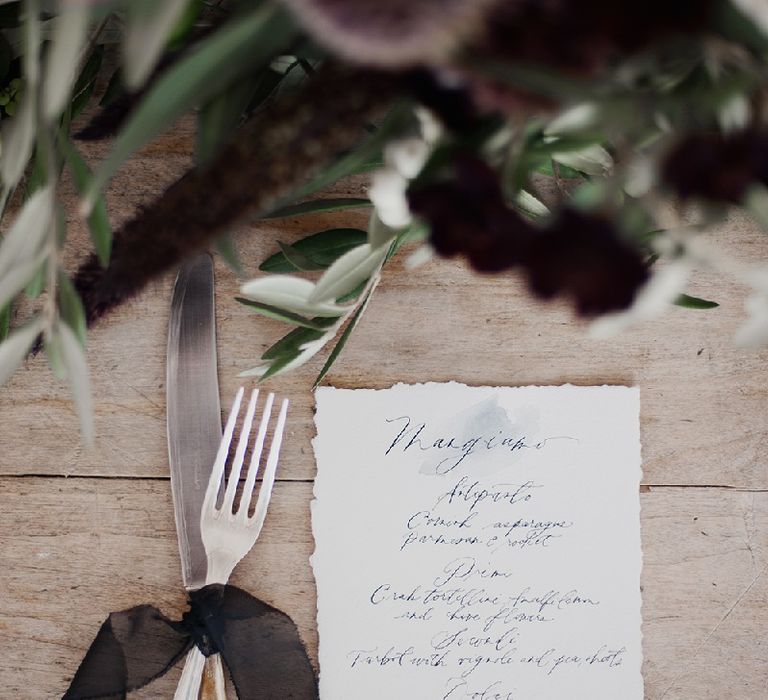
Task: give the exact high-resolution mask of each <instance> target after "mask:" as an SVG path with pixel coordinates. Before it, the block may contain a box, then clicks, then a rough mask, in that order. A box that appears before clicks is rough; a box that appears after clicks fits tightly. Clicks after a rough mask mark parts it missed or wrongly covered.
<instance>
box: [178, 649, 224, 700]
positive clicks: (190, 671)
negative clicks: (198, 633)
mask: <svg viewBox="0 0 768 700" xmlns="http://www.w3.org/2000/svg"><path fill="white" fill-rule="evenodd" d="M203 670H205V676H204V675H203ZM201 681H202V684H201ZM226 697H227V696H226V689H225V685H224V670H223V669H222V666H221V657H220V656H219V655H218V654H213V655H212V656H209V657H208V659H206V658H205V657H204V656H203V655H202V653H201V652H200V650H199V649H198V648H197V647H192V649H190V650H189V653H187V659H186V661H185V663H184V670H183V671H182V672H181V678H180V679H179V685H178V686H177V687H176V693H175V694H174V696H173V700H198V698H199V700H226Z"/></svg>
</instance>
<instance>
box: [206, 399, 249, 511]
mask: <svg viewBox="0 0 768 700" xmlns="http://www.w3.org/2000/svg"><path fill="white" fill-rule="evenodd" d="M244 391H245V389H244V388H243V387H240V388H239V389H238V390H237V394H236V396H235V400H234V402H233V403H232V410H231V411H230V412H229V418H227V425H226V427H225V428H224V435H222V437H221V442H220V443H219V451H218V452H217V453H216V461H215V462H214V463H213V468H212V469H211V476H210V478H209V479H208V488H207V489H206V491H205V498H204V499H203V514H205V513H207V512H208V511H210V510H215V508H216V496H217V495H218V493H219V488H220V487H221V481H222V478H223V477H224V466H225V465H226V463H227V455H228V454H229V444H230V443H231V442H232V433H233V432H234V431H235V423H236V422H237V416H238V414H239V413H240V402H241V401H242V399H243V392H244Z"/></svg>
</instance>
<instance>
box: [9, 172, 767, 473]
mask: <svg viewBox="0 0 768 700" xmlns="http://www.w3.org/2000/svg"><path fill="white" fill-rule="evenodd" d="M131 182H132V181H131ZM124 184H125V187H126V189H128V186H129V184H130V183H129V182H126V183H124ZM115 196H117V195H115ZM121 196H125V197H129V198H130V197H131V196H132V195H131V192H130V191H128V192H125V191H124V192H123V193H122V194H121ZM136 197H137V198H139V195H136ZM126 206H127V205H126ZM350 223H351V224H354V223H357V224H360V223H362V222H361V215H359V214H347V215H344V216H338V215H325V216H316V217H311V218H310V217H307V218H301V219H296V220H288V221H282V222H268V223H267V224H261V225H260V226H259V227H255V226H245V227H244V228H243V230H242V231H240V232H238V233H239V235H238V242H239V244H240V250H241V255H242V258H243V262H244V264H245V267H246V269H247V270H248V271H249V272H250V273H251V274H256V270H257V267H258V263H259V262H260V261H261V260H262V259H263V258H264V257H265V256H266V255H267V254H269V253H271V252H274V248H275V243H274V241H275V240H276V239H280V240H289V241H290V240H294V239H295V238H297V237H299V236H300V235H304V234H306V233H309V232H311V231H317V230H321V229H323V228H329V227H331V226H335V225H340V224H344V225H349V224H350ZM720 238H721V239H722V245H723V247H724V248H726V249H730V250H735V251H737V252H738V254H739V255H747V256H749V257H760V258H764V259H768V237H766V236H765V235H764V234H762V233H760V232H758V231H756V230H754V228H753V227H750V226H748V225H747V222H746V221H744V220H735V221H734V222H733V223H732V225H731V226H730V227H729V228H727V229H726V230H724V231H723V232H722V235H721V236H720ZM217 279H218V282H217V313H218V333H219V367H220V369H219V373H220V379H221V385H222V403H223V404H224V405H227V404H228V402H229V400H230V398H231V397H232V396H233V395H234V392H235V390H236V387H237V386H238V385H239V384H240V383H241V381H242V380H240V379H238V377H237V374H238V373H239V372H241V371H243V370H245V369H248V368H249V367H251V366H253V365H254V364H256V362H257V360H258V358H259V356H260V355H261V353H262V352H263V351H264V350H265V349H266V348H267V347H269V345H271V344H272V343H273V342H274V341H275V340H277V338H279V337H280V335H281V334H282V333H284V332H285V331H286V328H285V326H284V325H282V324H280V323H278V322H275V321H271V320H269V319H264V318H261V317H259V316H256V315H254V314H253V313H251V312H250V311H249V310H248V309H247V308H245V307H243V306H241V305H239V304H237V303H236V302H235V301H234V300H233V297H234V296H235V294H236V293H237V288H238V280H237V279H236V278H235V276H234V275H233V274H232V273H231V272H230V271H229V270H227V269H226V268H225V267H224V266H223V265H222V264H221V263H220V262H217ZM172 283H173V279H172V277H171V276H168V277H166V278H164V279H162V280H160V281H158V282H157V283H155V284H154V285H152V287H151V288H150V289H149V290H148V291H147V292H145V293H144V294H142V295H141V296H139V297H138V298H136V299H135V300H133V301H132V302H130V303H128V304H127V305H126V306H125V307H123V308H122V309H120V310H119V311H118V312H116V313H115V314H114V315H112V316H110V317H108V318H107V319H106V320H105V321H104V322H103V323H102V324H101V325H100V326H98V327H97V328H96V329H94V331H93V332H92V333H91V335H90V338H89V345H88V358H89V362H90V366H91V369H92V375H93V394H94V399H95V406H96V427H97V434H98V436H99V438H98V442H97V445H96V447H95V448H94V449H92V450H90V451H84V450H83V449H82V447H81V445H80V439H79V435H78V431H77V421H76V418H75V415H74V411H73V408H72V405H71V403H70V400H69V390H68V388H67V386H66V385H65V384H63V383H60V382H57V381H55V380H54V379H52V378H51V376H50V372H49V370H48V368H47V365H46V361H45V359H44V358H42V357H38V358H35V359H33V360H31V361H29V362H28V363H27V364H26V366H25V367H24V368H22V370H21V371H20V372H19V373H18V374H17V375H16V376H15V377H14V378H13V379H12V381H11V382H10V383H9V384H8V386H7V387H5V388H3V390H2V391H0V414H1V415H2V416H3V419H4V421H3V422H4V425H3V430H2V434H0V474H69V475H100V476H120V477H122V476H164V475H165V474H167V460H166V452H167V448H166V442H165V431H164V421H165V386H164V383H165V347H166V332H167V322H168V311H169V304H170V295H171V294H170V293H171V286H172ZM691 292H692V293H697V294H700V295H702V296H704V297H707V298H715V299H717V300H718V301H719V302H720V303H721V306H720V307H719V308H717V309H714V310H711V311H693V310H687V309H679V308H673V309H670V310H669V312H668V313H666V314H665V315H664V316H662V317H661V318H659V319H656V320H654V321H651V322H647V323H644V324H642V325H641V326H639V327H637V328H634V329H632V330H630V331H628V332H626V333H624V334H623V335H621V336H619V337H618V338H615V339H611V340H601V341H598V340H594V339H592V338H590V337H588V336H587V333H586V328H585V326H584V324H581V323H579V322H577V321H575V320H574V318H573V316H572V314H571V311H570V309H568V308H567V307H564V306H563V305H558V304H554V305H543V304H540V303H538V302H536V301H535V300H532V299H530V298H529V297H528V295H527V293H526V291H525V289H524V288H523V286H522V285H521V283H520V281H519V280H518V279H516V278H515V277H514V276H504V277H481V276H477V275H474V274H472V273H471V272H469V271H468V270H467V269H466V268H465V266H464V265H463V264H462V263H460V262H454V261H435V262H432V263H430V264H428V265H427V266H425V267H423V268H421V269H420V270H418V271H416V272H412V273H409V274H405V272H404V270H403V267H402V263H401V262H398V261H395V262H394V263H393V264H392V265H391V266H389V267H388V268H387V270H386V272H385V275H384V279H383V282H382V283H381V284H380V285H379V288H378V290H377V292H376V294H375V296H374V299H373V301H372V303H371V304H370V307H369V309H368V312H367V313H366V315H365V316H364V317H363V319H362V321H361V322H360V324H359V326H358V328H357V329H356V331H355V333H354V334H353V335H352V338H351V340H350V342H349V343H348V345H347V347H346V348H345V350H344V353H343V354H342V356H341V358H340V360H339V362H338V363H337V365H336V366H335V367H334V369H333V370H332V372H331V373H330V374H329V375H328V378H327V381H328V382H330V383H332V384H335V385H337V386H345V387H356V386H373V387H385V386H389V385H391V384H393V383H396V382H399V381H403V382H419V381H424V380H425V379H430V380H435V381H442V380H450V379H456V380H459V381H465V382H468V383H470V384H491V385H496V384H511V385H525V384H559V383H564V382H572V383H576V384H594V383H598V384H601V383H621V384H638V385H639V386H640V388H641V400H642V409H641V417H642V436H643V457H644V473H645V477H644V478H645V482H646V483H648V484H681V485H684V484H692V485H725V486H737V487H742V488H764V487H766V478H767V477H766V471H767V470H766V467H768V440H766V436H768V413H767V412H766V411H765V410H764V407H765V405H766V401H767V400H768V383H767V382H766V381H765V380H766V366H767V364H768V363H767V362H766V361H767V360H768V352H766V351H753V350H750V351H747V350H742V349H738V348H736V347H734V345H733V342H732V336H733V334H734V332H735V330H736V329H737V327H738V326H739V323H740V322H741V321H742V320H743V318H744V312H743V302H744V297H745V294H746V290H744V289H743V288H741V287H740V286H738V285H737V284H735V283H734V282H733V281H731V280H725V279H721V278H716V277H715V276H714V275H713V274H711V273H705V274H701V275H700V276H699V277H697V279H696V283H695V284H694V285H693V288H692V289H691ZM321 365H322V360H320V359H317V360H315V361H314V362H312V363H310V364H309V365H307V366H305V367H303V368H301V369H299V370H298V371H296V372H294V373H292V374H289V375H287V376H286V377H278V378H276V379H275V380H273V381H271V382H269V387H270V388H273V389H274V390H276V391H280V392H282V393H284V394H285V395H288V396H290V397H291V399H292V402H293V406H292V410H291V430H292V435H291V440H290V441H289V445H288V448H287V452H286V459H285V462H284V464H285V466H284V471H283V477H284V478H289V479H311V478H312V477H313V475H314V463H313V459H312V453H311V448H310V440H311V438H312V436H313V431H314V427H313V424H312V404H313V398H312V395H311V392H310V390H309V387H310V386H311V383H312V380H313V379H314V376H315V375H316V373H317V372H318V371H319V368H320V366H321Z"/></svg>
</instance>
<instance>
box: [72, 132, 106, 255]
mask: <svg viewBox="0 0 768 700" xmlns="http://www.w3.org/2000/svg"><path fill="white" fill-rule="evenodd" d="M61 146H62V149H63V150H64V155H65V158H66V159H67V165H69V169H70V171H71V172H72V179H73V180H74V182H75V189H76V190H77V191H78V193H79V194H81V195H82V194H83V193H84V192H85V191H86V190H87V189H88V183H90V182H91V180H92V178H93V175H92V173H91V170H90V168H89V167H88V165H87V164H86V162H85V161H84V160H83V157H82V156H81V155H80V152H79V151H78V150H77V149H76V148H75V146H74V145H73V144H72V142H71V141H70V140H69V139H62V141H61ZM88 230H89V231H90V234H91V242H92V243H93V247H94V249H95V250H96V255H98V256H99V262H100V263H101V264H102V265H103V266H104V267H106V266H107V265H108V264H109V256H110V254H111V252H112V227H111V226H110V224H109V215H108V214H107V204H106V202H105V201H104V197H103V196H102V195H99V197H98V199H97V200H96V205H95V206H94V207H93V210H92V211H91V213H90V215H89V216H88Z"/></svg>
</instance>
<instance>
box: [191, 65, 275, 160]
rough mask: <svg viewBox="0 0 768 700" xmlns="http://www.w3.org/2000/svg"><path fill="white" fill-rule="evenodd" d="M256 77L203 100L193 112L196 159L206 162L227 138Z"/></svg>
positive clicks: (243, 109)
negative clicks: (195, 125) (195, 134)
mask: <svg viewBox="0 0 768 700" xmlns="http://www.w3.org/2000/svg"><path fill="white" fill-rule="evenodd" d="M259 79H260V78H259V77H257V78H251V79H250V80H244V81H241V82H238V83H235V84H234V85H233V86H232V87H230V88H229V89H227V90H224V91H223V92H221V93H219V94H218V95H215V96H214V97H213V98H212V99H210V100H209V101H208V102H206V103H205V104H204V105H203V107H202V108H201V109H200V111H199V112H198V115H197V149H196V150H197V161H198V163H200V164H205V163H208V162H209V161H210V160H211V159H212V158H213V156H214V155H215V154H216V153H217V152H218V150H219V148H221V146H222V145H224V143H225V142H226V141H228V140H229V139H230V138H231V136H232V133H233V132H234V130H235V129H236V128H237V126H238V124H239V123H240V120H241V119H242V117H243V114H244V113H245V110H246V108H247V107H248V103H249V102H250V100H251V98H252V96H253V93H254V90H255V89H256V87H257V84H258V81H259Z"/></svg>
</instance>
